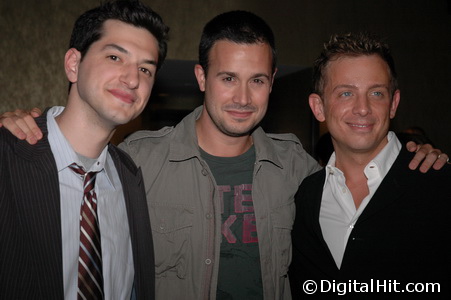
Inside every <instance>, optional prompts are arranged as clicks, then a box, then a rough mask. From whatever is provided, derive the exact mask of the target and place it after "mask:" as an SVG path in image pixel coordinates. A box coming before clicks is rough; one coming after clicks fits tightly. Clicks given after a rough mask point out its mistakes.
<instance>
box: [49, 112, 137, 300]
mask: <svg viewBox="0 0 451 300" xmlns="http://www.w3.org/2000/svg"><path fill="white" fill-rule="evenodd" d="M63 110H64V107H60V106H55V107H52V108H51V109H50V110H49V111H48V113H47V127H48V131H49V134H48V139H49V143H50V147H51V149H52V152H53V155H54V157H55V161H56V166H57V168H58V177H59V182H60V195H61V232H62V241H63V245H62V246H63V247H62V249H63V277H64V298H65V299H76V298H77V286H78V252H79V239H80V207H81V202H82V199H83V177H82V176H80V175H78V174H76V173H75V172H73V171H72V170H71V169H70V168H68V166H69V165H70V164H72V163H73V162H75V163H77V164H79V165H81V166H83V160H82V159H80V158H79V157H78V155H77V154H76V153H75V151H74V150H73V148H72V147H71V145H70V144H69V142H68V141H67V140H66V138H65V137H64V135H63V134H62V132H61V131H60V129H59V127H58V124H57V123H56V121H55V117H56V116H58V115H59V114H60V113H61V112H62V111H63ZM93 162H94V163H93V164H92V166H90V167H89V169H88V170H86V168H85V170H86V171H87V172H90V171H99V173H98V174H97V176H96V183H95V192H96V194H97V201H98V206H97V210H98V218H99V226H100V233H101V244H102V261H103V277H104V295H105V299H130V296H131V290H132V286H133V278H134V267H133V255H132V248H131V241H130V230H129V226H128V219H127V210H126V207H125V200H124V194H123V190H122V184H121V181H120V179H119V175H118V173H117V170H116V167H115V165H114V162H113V160H112V158H111V156H110V155H109V153H108V147H105V149H103V151H102V153H101V154H100V156H99V157H98V158H97V159H95V160H94V161H93ZM83 167H84V166H83Z"/></svg>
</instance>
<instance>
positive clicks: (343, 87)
mask: <svg viewBox="0 0 451 300" xmlns="http://www.w3.org/2000/svg"><path fill="white" fill-rule="evenodd" d="M338 89H353V90H354V89H357V87H356V86H355V85H353V84H339V85H337V86H335V87H334V88H333V90H332V91H336V90H338Z"/></svg>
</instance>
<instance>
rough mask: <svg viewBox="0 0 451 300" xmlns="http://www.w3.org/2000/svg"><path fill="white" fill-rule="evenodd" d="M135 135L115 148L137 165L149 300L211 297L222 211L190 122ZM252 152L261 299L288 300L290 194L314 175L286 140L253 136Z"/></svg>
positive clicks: (297, 146) (259, 132) (294, 143)
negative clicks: (150, 252)
mask: <svg viewBox="0 0 451 300" xmlns="http://www.w3.org/2000/svg"><path fill="white" fill-rule="evenodd" d="M201 111H202V107H198V108H197V109H196V110H195V111H194V112H192V113H191V114H189V115H188V116H187V117H185V118H184V119H183V120H182V121H181V122H180V123H179V124H178V125H177V126H175V127H165V128H163V129H161V130H159V131H140V132H137V133H135V134H133V135H131V136H130V137H129V138H127V139H126V141H125V142H124V143H122V144H121V145H120V148H122V149H123V150H125V151H126V152H127V153H128V154H130V156H131V157H132V158H133V160H134V161H135V163H136V164H137V165H138V167H141V169H142V172H143V178H144V183H145V188H146V193H147V201H148V207H149V214H150V220H151V225H152V230H153V232H152V233H153V239H154V247H155V272H156V298H157V299H160V300H167V299H171V300H176V299H193V300H195V299H215V298H216V286H217V279H218V269H219V257H220V255H219V251H220V244H221V237H222V236H221V209H220V199H219V192H218V190H217V186H216V183H215V180H214V178H213V175H212V173H211V171H210V169H209V167H208V165H207V164H206V162H205V161H204V160H203V159H202V158H201V154H200V152H199V147H198V143H197V137H196V131H195V120H196V119H197V118H198V117H199V115H200V113H201ZM252 138H253V142H254V145H255V151H256V162H255V168H254V175H253V184H252V185H253V187H252V198H253V203H254V213H255V218H256V226H257V236H258V240H259V250H260V262H261V272H262V282H263V292H264V297H265V299H291V295H290V287H289V280H288V276H287V270H288V266H289V264H290V261H291V237H290V234H291V228H292V225H293V221H294V215H295V207H294V195H295V193H296V191H297V190H298V186H299V184H300V183H301V181H302V180H303V179H304V178H305V177H306V176H308V175H310V174H312V173H314V172H315V171H317V170H319V169H320V167H319V165H318V164H317V162H316V161H315V160H314V159H313V158H312V157H310V156H309V155H308V154H307V153H306V152H305V150H304V149H303V148H302V145H301V143H300V142H299V140H298V139H297V138H296V137H295V136H294V135H292V134H277V135H270V134H265V132H264V131H263V129H262V128H260V127H259V128H257V129H256V130H255V131H254V132H253V133H252Z"/></svg>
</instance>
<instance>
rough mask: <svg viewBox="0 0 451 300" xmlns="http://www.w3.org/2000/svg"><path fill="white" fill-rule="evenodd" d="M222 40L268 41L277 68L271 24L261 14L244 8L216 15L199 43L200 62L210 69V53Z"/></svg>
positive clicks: (205, 68)
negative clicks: (258, 14)
mask: <svg viewBox="0 0 451 300" xmlns="http://www.w3.org/2000/svg"><path fill="white" fill-rule="evenodd" d="M220 40H227V41H231V42H234V43H238V44H255V43H266V44H268V45H269V46H270V47H271V49H272V71H273V72H274V70H275V68H276V45H275V40H274V34H273V32H272V30H271V28H270V27H269V25H268V24H267V23H266V22H265V21H264V20H263V19H262V18H260V17H259V16H257V15H255V14H253V13H251V12H248V11H242V10H235V11H229V12H226V13H222V14H220V15H218V16H216V17H214V18H213V19H212V20H211V21H210V22H208V23H207V24H206V25H205V27H204V30H203V32H202V36H201V39H200V44H199V64H200V65H201V66H202V68H203V69H204V72H205V73H207V71H208V63H209V57H208V56H209V54H210V50H211V48H212V47H213V45H214V44H215V43H216V42H217V41H220Z"/></svg>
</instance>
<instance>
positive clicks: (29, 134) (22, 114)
mask: <svg viewBox="0 0 451 300" xmlns="http://www.w3.org/2000/svg"><path fill="white" fill-rule="evenodd" d="M41 114H42V111H41V110H40V109H39V108H33V109H32V110H30V111H28V110H21V109H16V110H15V111H13V112H5V113H4V114H2V115H1V116H0V127H5V128H6V129H7V130H9V131H10V132H11V133H12V134H13V135H15V136H16V137H17V138H18V139H20V140H27V142H28V143H30V144H31V145H34V144H36V143H37V142H38V140H40V139H41V138H42V132H41V130H40V129H39V128H38V126H37V125H36V122H35V120H34V118H37V117H39V116H40V115H41Z"/></svg>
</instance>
